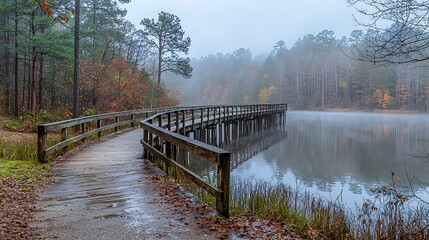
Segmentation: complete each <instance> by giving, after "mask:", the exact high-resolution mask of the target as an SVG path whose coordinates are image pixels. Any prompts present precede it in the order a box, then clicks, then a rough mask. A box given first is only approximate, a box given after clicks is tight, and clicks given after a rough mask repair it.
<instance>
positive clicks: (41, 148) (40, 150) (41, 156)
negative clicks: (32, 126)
mask: <svg viewBox="0 0 429 240" xmlns="http://www.w3.org/2000/svg"><path fill="white" fill-rule="evenodd" d="M46 141H47V133H46V131H45V126H43V125H39V126H37V158H38V160H39V162H41V163H45V162H46V155H45V149H46V145H47V142H46Z"/></svg>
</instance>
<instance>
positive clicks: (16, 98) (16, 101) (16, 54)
mask: <svg viewBox="0 0 429 240" xmlns="http://www.w3.org/2000/svg"><path fill="white" fill-rule="evenodd" d="M18 90H19V89H18V1H17V0H15V103H14V104H15V107H14V111H13V115H14V116H15V117H18V109H19V102H18V101H19V98H18V94H19V92H18Z"/></svg>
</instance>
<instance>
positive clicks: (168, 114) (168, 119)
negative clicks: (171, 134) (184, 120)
mask: <svg viewBox="0 0 429 240" xmlns="http://www.w3.org/2000/svg"><path fill="white" fill-rule="evenodd" d="M167 124H168V126H167V127H168V131H171V113H170V112H169V113H167Z"/></svg>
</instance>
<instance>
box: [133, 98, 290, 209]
mask: <svg viewBox="0 0 429 240" xmlns="http://www.w3.org/2000/svg"><path fill="white" fill-rule="evenodd" d="M286 110H287V104H265V105H238V106H201V107H193V108H187V109H179V110H174V111H168V112H162V113H158V114H156V115H153V116H152V117H149V118H147V119H145V120H143V121H141V123H140V126H141V128H142V129H143V139H142V140H141V142H142V145H143V148H144V150H143V158H147V159H151V160H153V161H155V160H160V161H162V162H163V163H164V164H165V166H166V168H165V169H164V171H166V172H167V173H169V169H170V168H172V169H174V170H175V171H176V172H181V173H183V174H184V176H185V177H187V178H188V179H190V180H191V181H192V182H194V183H195V184H197V185H198V186H199V187H201V188H202V189H204V190H206V191H207V192H208V193H209V194H211V195H212V196H214V198H215V199H216V211H218V212H219V213H220V214H222V215H224V216H226V217H228V216H229V195H230V166H231V159H230V157H231V156H230V153H229V152H228V151H225V150H223V149H220V148H218V147H216V146H213V145H216V143H218V142H219V141H222V139H225V140H226V139H227V138H229V137H231V136H235V135H234V133H233V132H234V131H239V130H240V129H244V128H246V127H248V124H247V125H246V124H245V122H247V121H253V120H255V121H257V122H258V123H259V124H267V122H269V121H271V119H273V118H274V116H285V113H286ZM237 122H241V123H242V124H239V127H238V128H237V127H235V128H233V127H228V126H229V125H230V124H233V123H237ZM218 126H222V127H218ZM251 126H252V127H255V125H254V124H253V125H251ZM189 133H194V134H193V135H194V136H193V138H197V139H199V140H201V141H198V140H196V139H193V138H190V137H189ZM196 136H198V137H196ZM203 141H204V142H203ZM208 143H212V145H210V144H208ZM179 153H181V154H179ZM190 153H192V154H195V155H198V156H200V157H203V158H205V159H207V160H209V161H211V162H213V163H214V164H216V165H217V167H216V169H217V171H216V172H217V176H216V178H217V180H216V186H213V185H212V184H210V183H208V182H207V181H206V180H204V179H203V178H202V177H200V176H199V175H198V174H196V173H194V172H192V171H191V170H190V169H188V168H187V166H186V164H184V163H183V162H180V161H179V158H180V156H189V155H190ZM185 162H186V161H185Z"/></svg>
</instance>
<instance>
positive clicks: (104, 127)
mask: <svg viewBox="0 0 429 240" xmlns="http://www.w3.org/2000/svg"><path fill="white" fill-rule="evenodd" d="M172 109H184V107H175V108H153V109H140V110H130V111H123V112H115V113H106V114H99V115H93V116H88V117H82V118H74V119H69V120H64V121H60V122H55V123H49V124H40V125H38V126H37V135H38V138H37V148H38V149H37V155H38V159H39V162H47V161H48V156H49V155H51V154H53V153H54V152H56V151H59V150H61V151H63V152H65V151H67V149H68V146H70V145H71V144H73V143H76V142H78V141H82V142H85V140H86V139H87V138H89V137H93V136H95V137H97V138H100V137H101V136H102V133H103V131H109V130H112V131H115V132H116V131H118V129H119V128H120V127H124V126H129V127H134V125H135V124H136V123H138V122H140V121H141V120H142V119H144V118H147V117H149V116H151V115H153V114H156V113H158V112H163V111H170V110H172ZM76 130H78V131H76ZM72 132H74V134H73V136H71V134H70V133H72ZM48 134H57V135H61V140H59V141H56V143H54V145H52V146H48Z"/></svg>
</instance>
